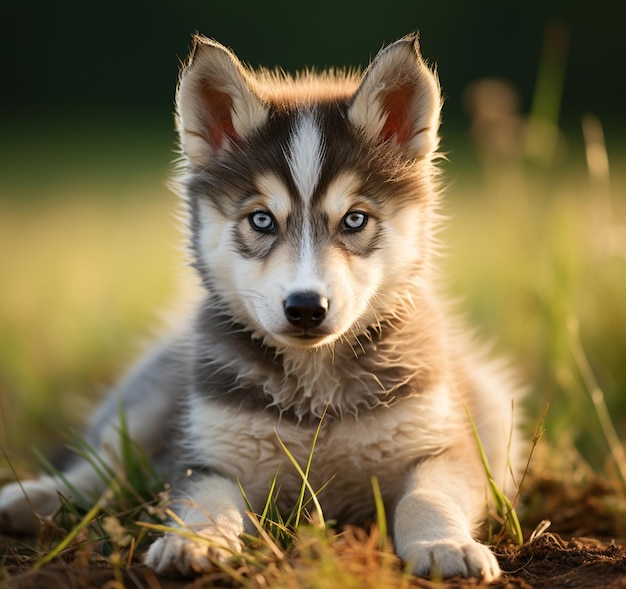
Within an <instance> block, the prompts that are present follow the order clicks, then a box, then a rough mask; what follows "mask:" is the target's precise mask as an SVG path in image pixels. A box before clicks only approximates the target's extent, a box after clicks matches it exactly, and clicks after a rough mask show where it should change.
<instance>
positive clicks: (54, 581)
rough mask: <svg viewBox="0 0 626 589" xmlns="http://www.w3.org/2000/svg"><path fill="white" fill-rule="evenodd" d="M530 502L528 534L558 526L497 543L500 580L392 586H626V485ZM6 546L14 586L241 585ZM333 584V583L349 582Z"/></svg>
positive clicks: (8, 581) (568, 490) (1, 543)
mask: <svg viewBox="0 0 626 589" xmlns="http://www.w3.org/2000/svg"><path fill="white" fill-rule="evenodd" d="M529 502H530V505H529V506H528V507H527V510H528V512H529V513H531V514H532V517H531V518H530V521H528V520H527V521H525V522H524V524H525V526H524V527H525V537H526V538H528V537H530V534H531V532H532V528H531V527H529V525H530V526H536V525H537V524H538V522H540V521H541V520H542V519H551V521H552V525H551V527H550V528H549V531H546V532H544V533H543V534H541V535H539V536H538V537H536V538H535V539H534V540H532V541H527V542H526V543H525V544H524V545H523V546H521V547H517V546H512V545H509V544H506V543H504V544H501V545H499V546H497V547H496V548H495V549H494V551H495V553H496V555H497V557H498V560H499V562H500V566H501V568H502V571H503V576H502V577H501V579H500V580H498V581H497V582H495V583H492V584H490V585H487V584H485V583H482V582H480V581H479V580H476V579H469V580H467V579H460V578H455V579H450V580H447V581H445V582H442V583H441V582H440V583H435V582H433V581H428V580H425V579H418V578H411V579H410V580H408V581H406V582H404V583H400V582H398V584H397V585H392V584H388V583H385V585H384V586H385V587H392V586H397V587H400V586H402V587H416V588H419V589H435V588H438V589H468V588H483V589H484V588H485V587H490V588H491V589H559V588H568V589H616V588H618V587H619V588H626V510H624V494H623V490H622V489H618V490H617V492H616V490H615V489H614V488H613V489H611V488H609V487H608V486H607V485H606V484H605V483H602V482H601V481H593V482H592V483H589V484H586V485H583V486H581V487H571V486H568V485H563V484H559V483H554V482H553V481H542V482H540V483H539V484H538V485H537V486H536V488H535V489H534V490H533V493H532V494H531V495H530V497H529ZM548 516H550V517H549V518H548ZM350 550H351V551H352V553H351V555H350V554H349V553H348V552H346V553H344V554H343V555H342V557H343V558H347V559H350V558H354V555H355V554H356V553H357V552H358V551H359V550H360V549H359V547H358V546H356V548H355V546H354V545H352V547H351V549H350ZM364 550H365V548H364ZM0 553H2V554H4V559H3V564H4V578H1V577H0V587H7V589H56V588H59V589H61V588H62V589H92V588H94V589H95V588H98V589H99V588H103V587H104V588H107V589H121V588H122V587H125V588H127V589H130V588H146V589H200V588H204V587H232V586H234V585H233V582H232V578H230V577H228V575H226V574H225V573H224V572H222V571H219V570H217V569H216V571H215V573H214V574H206V575H204V576H202V577H199V578H196V579H194V580H189V579H187V580H181V579H169V578H165V577H161V576H157V575H155V573H154V572H152V571H151V570H150V569H148V568H147V567H145V566H143V565H142V564H140V562H139V559H138V558H136V559H135V560H136V561H137V562H135V563H133V564H132V565H131V566H129V567H127V566H122V567H120V568H119V569H118V572H117V575H116V572H115V571H114V569H113V568H112V567H111V564H110V560H108V559H106V558H105V557H103V556H102V555H100V554H98V553H97V551H96V550H91V549H88V550H84V549H83V550H73V551H69V552H68V553H67V554H66V556H65V557H64V558H62V559H57V560H55V561H53V562H52V563H50V564H48V565H45V566H43V567H42V568H40V569H38V570H33V568H32V567H31V565H30V564H29V562H32V558H31V559H30V561H29V559H28V558H26V557H24V558H22V557H20V555H19V553H20V551H19V543H18V542H17V541H16V539H8V538H0ZM296 558H297V557H296ZM357 558H358V557H357ZM297 566H300V565H297ZM306 566H309V567H314V566H315V564H314V563H311V562H309V564H308V565H306ZM371 572H372V571H370V573H371ZM371 576H372V575H371V574H370V575H369V578H368V575H367V574H366V575H364V577H363V578H364V579H365V580H367V582H365V581H364V584H363V586H364V587H368V588H369V587H377V583H376V580H374V581H372V578H371ZM248 580H249V581H250V583H251V585H252V586H254V587H256V586H259V587H263V586H271V584H269V585H265V582H258V583H257V582H256V580H254V579H251V578H248ZM261 581H262V580H261ZM332 585H333V587H332V589H335V586H336V587H337V589H339V587H341V586H340V585H337V584H332ZM235 586H239V585H235ZM293 586H296V585H294V584H291V583H290V584H289V587H293ZM303 586H306V583H305V584H303ZM314 586H315V587H320V586H324V585H319V584H316V585H314Z"/></svg>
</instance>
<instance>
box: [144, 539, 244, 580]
mask: <svg viewBox="0 0 626 589" xmlns="http://www.w3.org/2000/svg"><path fill="white" fill-rule="evenodd" d="M241 548H242V544H241V539H240V538H239V536H238V535H235V534H229V533H225V532H223V531H222V530H216V529H215V528H213V527H210V528H205V529H203V530H200V531H197V532H194V535H193V537H190V536H188V535H187V532H185V531H183V530H181V532H180V533H176V532H169V533H167V534H165V536H163V537H162V538H159V539H158V540H156V541H155V542H154V543H153V544H152V546H150V548H149V549H148V552H147V554H146V559H145V562H146V564H147V565H148V566H149V567H150V568H152V569H154V570H155V571H156V572H157V573H159V574H162V575H170V576H178V575H182V576H185V577H190V576H192V575H194V574H198V573H202V572H204V571H208V570H209V569H211V568H212V566H213V565H212V563H213V562H215V561H216V560H217V561H221V562H223V561H226V560H228V559H229V558H231V557H232V556H234V555H235V554H238V553H239V552H241Z"/></svg>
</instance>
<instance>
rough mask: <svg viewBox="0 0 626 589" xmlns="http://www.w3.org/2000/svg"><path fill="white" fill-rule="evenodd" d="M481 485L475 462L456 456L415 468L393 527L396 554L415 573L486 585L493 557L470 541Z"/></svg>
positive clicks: (493, 571) (482, 506)
mask: <svg viewBox="0 0 626 589" xmlns="http://www.w3.org/2000/svg"><path fill="white" fill-rule="evenodd" d="M455 454H456V455H455ZM484 482H485V479H484V475H483V474H482V471H481V469H480V464H478V463H477V462H476V461H475V460H474V457H473V456H467V455H466V456H463V455H462V454H461V453H452V452H451V451H448V452H444V453H443V454H441V455H440V456H437V457H434V458H430V459H427V460H425V461H424V462H422V463H421V464H419V465H418V466H417V467H416V468H415V471H414V472H413V473H412V474H411V476H410V477H409V481H408V487H407V492H406V494H405V495H404V496H403V497H402V498H401V499H400V501H399V502H398V505H397V508H396V512H395V524H394V528H395V530H394V532H395V537H394V540H395V545H396V552H397V553H398V556H400V558H402V559H403V560H406V561H407V562H410V563H411V564H412V566H413V572H414V573H415V574H417V575H421V576H426V577H427V576H429V575H441V576H443V577H444V578H447V577H453V576H457V575H460V576H463V577H482V578H483V579H484V580H485V581H487V582H489V581H492V580H494V579H496V578H497V577H498V576H499V574H500V567H499V566H498V562H497V560H496V558H495V556H494V555H493V553H492V552H491V551H490V550H489V548H488V547H487V546H485V545H484V544H481V543H479V542H477V541H476V540H474V538H473V537H472V534H473V532H474V529H475V527H476V525H477V524H478V523H480V520H481V519H482V517H484V512H485V510H486V494H485V486H484Z"/></svg>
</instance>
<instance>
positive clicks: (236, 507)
mask: <svg viewBox="0 0 626 589" xmlns="http://www.w3.org/2000/svg"><path fill="white" fill-rule="evenodd" d="M245 510H246V504H245V501H244V499H243V496H242V494H241V490H240V489H239V487H238V485H237V484H236V483H234V482H232V481H230V480H228V479H225V478H223V477H221V476H219V475H201V476H199V477H198V478H197V479H196V480H193V481H190V482H189V484H188V487H187V489H186V492H185V497H183V498H181V499H180V504H179V505H178V508H177V512H178V514H179V517H180V519H181V520H182V522H183V524H184V527H183V528H181V530H180V532H168V533H166V534H165V535H164V536H163V537H162V538H159V539H158V540H156V541H155V542H154V544H152V546H150V548H149V550H148V553H147V554H146V564H147V565H148V566H149V567H151V568H153V569H154V570H155V571H157V572H158V573H161V574H165V575H184V576H190V575H193V574H194V573H200V572H202V571H206V570H208V569H209V568H211V566H212V565H211V561H214V560H220V561H224V560H227V559H228V558H229V557H231V556H232V555H233V554H236V553H238V552H241V547H242V544H241V538H240V536H241V534H242V533H243V531H244V524H243V513H244V512H245Z"/></svg>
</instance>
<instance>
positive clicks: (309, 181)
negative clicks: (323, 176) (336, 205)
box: [287, 113, 324, 202]
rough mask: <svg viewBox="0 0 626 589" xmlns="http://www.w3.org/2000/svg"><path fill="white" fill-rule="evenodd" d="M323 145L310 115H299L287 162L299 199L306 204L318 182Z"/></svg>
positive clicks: (319, 133) (320, 135) (316, 126)
mask: <svg viewBox="0 0 626 589" xmlns="http://www.w3.org/2000/svg"><path fill="white" fill-rule="evenodd" d="M323 152H324V144H323V141H322V134H321V132H320V129H319V127H318V125H317V123H316V121H315V118H314V116H313V115H312V114H311V113H305V114H302V115H300V118H299V119H298V121H297V123H296V127H295V129H294V131H293V134H292V135H291V141H290V142H289V151H288V153H287V162H288V163H289V170H290V171H291V175H292V177H293V180H294V182H295V184H296V187H297V189H298V193H299V195H300V197H301V198H302V199H303V200H304V201H305V202H308V201H309V200H310V199H311V197H312V196H313V191H314V190H315V187H316V186H317V183H318V181H319V176H320V173H321V169H322V156H323Z"/></svg>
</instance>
